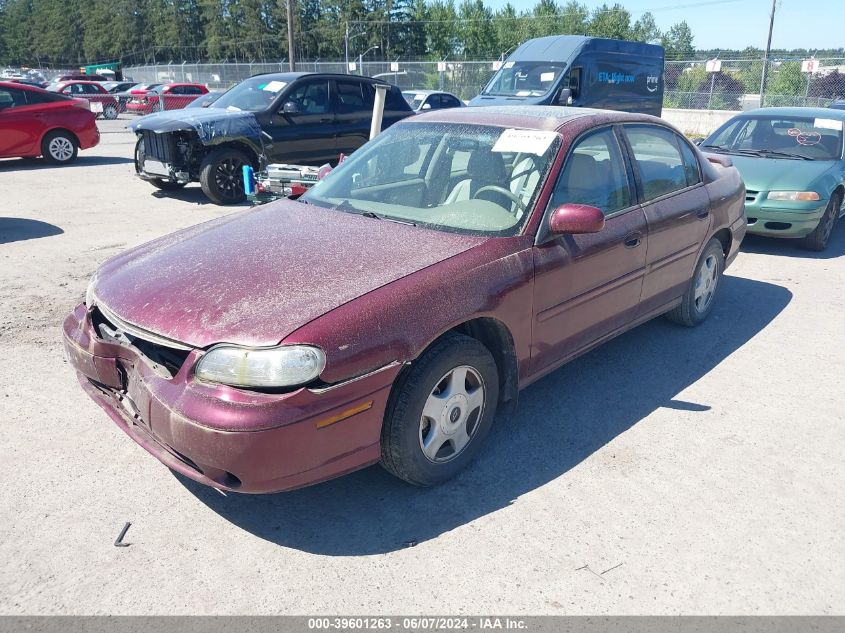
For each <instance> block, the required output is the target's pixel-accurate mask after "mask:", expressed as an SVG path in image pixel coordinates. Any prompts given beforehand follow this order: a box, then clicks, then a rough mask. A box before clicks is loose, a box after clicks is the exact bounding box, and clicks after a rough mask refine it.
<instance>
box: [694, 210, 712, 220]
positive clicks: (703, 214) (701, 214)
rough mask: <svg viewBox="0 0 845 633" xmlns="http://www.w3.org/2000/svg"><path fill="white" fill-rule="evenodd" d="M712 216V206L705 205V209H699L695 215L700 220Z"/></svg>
mask: <svg viewBox="0 0 845 633" xmlns="http://www.w3.org/2000/svg"><path fill="white" fill-rule="evenodd" d="M709 216H710V207H704V208H703V209H698V210H697V211H696V212H695V217H697V218H698V219H699V220H706V219H707V218H708V217H709Z"/></svg>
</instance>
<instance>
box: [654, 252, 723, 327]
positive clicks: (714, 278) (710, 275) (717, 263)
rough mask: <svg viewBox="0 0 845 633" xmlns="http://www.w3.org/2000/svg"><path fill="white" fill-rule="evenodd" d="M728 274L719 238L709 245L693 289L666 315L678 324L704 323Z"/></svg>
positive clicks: (697, 267)
mask: <svg viewBox="0 0 845 633" xmlns="http://www.w3.org/2000/svg"><path fill="white" fill-rule="evenodd" d="M724 270H725V253H724V251H723V250H722V243H721V242H720V241H719V240H717V239H716V238H715V237H714V238H712V239H711V240H710V241H709V242H707V246H705V247H704V252H703V253H701V257H700V258H699V260H698V264H697V265H696V267H695V271H694V272H693V274H692V279H691V280H690V283H689V287H688V288H687V291H686V292H685V293H684V296H683V297H682V298H681V305H679V306H678V307H677V308H674V309H673V310H671V311H669V312H667V313H666V318H667V319H669V320H670V321H673V322H675V323H679V324H681V325H686V326H687V327H693V326H696V325H698V324H699V323H701V322H702V321H704V319H706V318H707V315H708V314H710V310H712V309H713V303H714V302H715V299H716V291H717V290H718V289H719V283H720V282H721V280H722V272H723V271H724Z"/></svg>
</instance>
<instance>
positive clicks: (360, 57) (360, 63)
mask: <svg viewBox="0 0 845 633" xmlns="http://www.w3.org/2000/svg"><path fill="white" fill-rule="evenodd" d="M375 50H378V44H377V45H375V46H370V48H368V49H367V50H365V51H364V52H363V53H361V54H360V55H358V72H359V73H361V74H362V75H363V74H364V55H366V54H367V53H369V52H370V51H375Z"/></svg>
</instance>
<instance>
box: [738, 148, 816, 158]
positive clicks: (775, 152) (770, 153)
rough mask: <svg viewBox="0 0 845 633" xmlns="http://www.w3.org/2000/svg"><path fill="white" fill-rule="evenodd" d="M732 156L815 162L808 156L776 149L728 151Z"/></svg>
mask: <svg viewBox="0 0 845 633" xmlns="http://www.w3.org/2000/svg"><path fill="white" fill-rule="evenodd" d="M727 152H728V153H730V154H747V155H748V156H783V157H784V158H795V159H799V160H813V159H812V158H809V157H807V156H801V155H800V154H791V153H790V152H779V151H778V150H776V149H736V148H731V149H729V150H727Z"/></svg>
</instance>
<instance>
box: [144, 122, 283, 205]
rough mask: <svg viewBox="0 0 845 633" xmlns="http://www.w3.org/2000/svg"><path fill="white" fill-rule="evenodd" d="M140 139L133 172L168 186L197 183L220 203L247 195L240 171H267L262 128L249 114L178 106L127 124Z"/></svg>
mask: <svg viewBox="0 0 845 633" xmlns="http://www.w3.org/2000/svg"><path fill="white" fill-rule="evenodd" d="M128 127H129V129H130V130H132V131H133V132H134V133H135V135H136V137H137V139H138V140H137V143H136V145H135V171H136V173H137V174H138V176H139V177H140V178H142V179H143V180H146V181H148V182H150V183H151V184H153V185H154V186H156V187H158V188H159V189H164V190H175V189H180V188H181V187H184V186H185V185H186V184H188V183H189V182H199V183H200V184H201V185H202V189H203V192H204V193H205V194H206V195H207V196H208V197H209V198H210V199H211V200H212V201H213V202H216V203H217V204H232V203H236V202H240V201H242V200H243V199H244V197H245V192H244V188H243V177H242V169H243V167H244V166H245V165H249V166H251V167H253V168H254V169H263V168H264V167H265V166H266V163H267V159H266V153H265V149H264V143H263V141H262V134H263V132H262V130H261V126H260V125H259V123H258V121H257V120H256V118H255V115H253V114H252V113H250V112H229V111H225V110H219V109H218V110H213V109H210V110H199V111H197V112H191V111H187V110H175V111H170V112H159V113H156V114H151V115H149V116H145V117H142V118H140V119H138V120H137V121H135V122H133V123H131V124H129V126H128Z"/></svg>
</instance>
